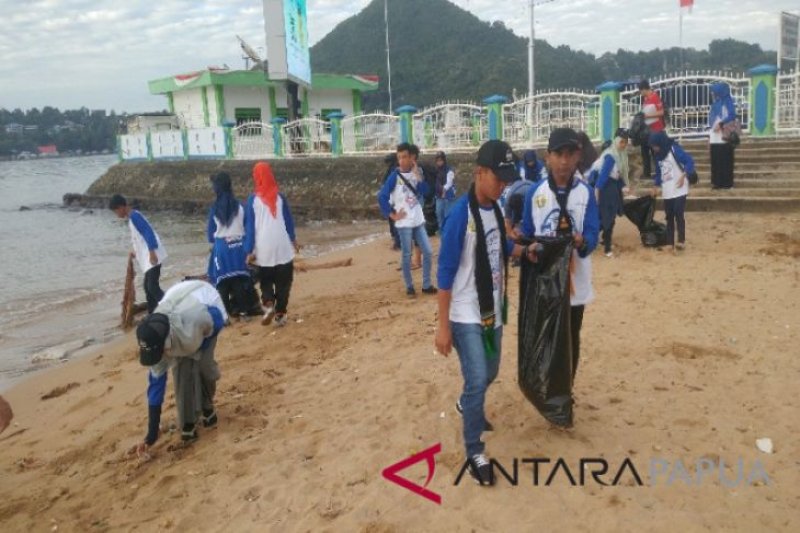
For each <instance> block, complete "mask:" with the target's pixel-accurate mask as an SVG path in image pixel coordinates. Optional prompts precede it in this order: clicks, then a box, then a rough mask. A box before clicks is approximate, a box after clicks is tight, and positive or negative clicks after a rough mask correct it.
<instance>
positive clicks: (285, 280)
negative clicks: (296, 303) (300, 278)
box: [258, 261, 294, 314]
mask: <svg viewBox="0 0 800 533" xmlns="http://www.w3.org/2000/svg"><path fill="white" fill-rule="evenodd" d="M258 281H259V284H260V285H261V302H262V303H263V304H264V305H269V304H271V303H274V304H275V312H276V313H279V314H282V313H286V308H287V306H288V305H289V293H290V292H291V290H292V282H293V281H294V262H293V261H289V262H288V263H285V264H283V265H277V266H274V267H262V266H260V267H258Z"/></svg>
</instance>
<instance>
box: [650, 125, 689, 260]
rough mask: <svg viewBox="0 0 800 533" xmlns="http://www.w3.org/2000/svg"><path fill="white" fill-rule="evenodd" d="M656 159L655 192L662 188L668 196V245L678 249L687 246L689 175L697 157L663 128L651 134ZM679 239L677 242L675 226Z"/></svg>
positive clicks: (651, 144)
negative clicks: (687, 151) (686, 214)
mask: <svg viewBox="0 0 800 533" xmlns="http://www.w3.org/2000/svg"><path fill="white" fill-rule="evenodd" d="M648 143H649V144H650V148H652V150H653V156H654V157H655V159H656V177H655V188H654V189H653V196H657V195H658V193H659V190H660V192H661V197H662V198H663V199H664V212H665V213H666V215H667V246H671V247H673V249H674V250H679V251H680V250H683V249H684V248H685V247H686V220H685V218H684V213H685V212H686V197H687V196H688V195H689V175H690V174H694V172H695V169H694V159H692V156H690V155H689V154H687V153H686V151H684V149H683V148H682V147H681V145H679V144H678V143H677V142H675V141H674V140H673V139H670V138H669V137H668V136H667V134H666V133H665V132H663V131H661V132H658V133H653V134H651V135H650V139H649V141H648ZM676 226H677V230H678V242H677V243H676V242H675V229H676Z"/></svg>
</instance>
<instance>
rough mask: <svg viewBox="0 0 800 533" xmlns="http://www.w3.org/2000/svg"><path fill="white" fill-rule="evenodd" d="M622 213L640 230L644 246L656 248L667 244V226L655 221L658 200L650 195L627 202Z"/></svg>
mask: <svg viewBox="0 0 800 533" xmlns="http://www.w3.org/2000/svg"><path fill="white" fill-rule="evenodd" d="M622 211H623V213H625V216H626V217H627V218H628V220H630V221H631V222H632V223H633V225H634V226H636V228H637V229H638V230H639V236H640V237H641V239H642V244H643V245H644V246H646V247H648V248H656V247H659V246H665V245H666V244H667V226H666V225H664V224H663V223H662V222H656V221H654V220H653V216H654V215H655V211H656V199H655V198H653V197H652V196H650V195H647V196H642V197H641V198H637V199H635V200H630V201H627V202H625V203H624V204H623V206H622Z"/></svg>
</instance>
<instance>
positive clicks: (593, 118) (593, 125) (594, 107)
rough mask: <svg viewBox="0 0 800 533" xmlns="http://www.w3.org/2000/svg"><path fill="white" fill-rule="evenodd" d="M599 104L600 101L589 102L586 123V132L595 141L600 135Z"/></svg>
mask: <svg viewBox="0 0 800 533" xmlns="http://www.w3.org/2000/svg"><path fill="white" fill-rule="evenodd" d="M599 106H600V103H599V102H591V103H589V106H588V107H589V109H588V110H587V118H588V124H586V134H587V135H588V136H589V138H590V139H592V140H593V141H594V140H597V139H598V138H599V137H600V128H598V124H599V111H600V109H599Z"/></svg>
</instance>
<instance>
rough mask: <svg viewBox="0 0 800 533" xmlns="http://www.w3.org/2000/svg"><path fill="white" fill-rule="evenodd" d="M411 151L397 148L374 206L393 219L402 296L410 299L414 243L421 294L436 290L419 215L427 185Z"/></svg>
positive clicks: (401, 146)
mask: <svg viewBox="0 0 800 533" xmlns="http://www.w3.org/2000/svg"><path fill="white" fill-rule="evenodd" d="M411 152H412V147H411V145H410V144H408V143H402V144H399V145H397V169H395V171H394V173H393V174H392V175H391V176H389V178H387V180H386V182H385V183H384V184H383V187H382V188H381V190H380V192H379V193H378V204H379V205H380V208H381V213H382V214H383V216H384V217H387V218H391V219H392V220H394V224H395V227H396V228H397V233H398V234H399V235H400V248H401V250H402V252H401V253H402V270H403V281H404V282H405V285H406V294H407V295H408V296H410V297H414V296H416V290H415V289H414V280H413V278H412V277H411V253H412V251H413V244H414V241H416V243H417V245H418V246H419V247H420V249H421V250H422V292H423V293H425V294H436V287H434V286H433V284H432V283H431V263H432V256H433V250H432V249H431V244H430V241H429V240H428V234H427V232H426V231H425V215H424V214H423V212H422V197H423V196H424V195H425V194H426V193H427V192H428V184H427V183H426V182H425V179H424V178H423V176H422V170H421V169H420V168H419V166H417V164H416V162H415V161H414V158H413V157H412V154H411Z"/></svg>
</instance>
